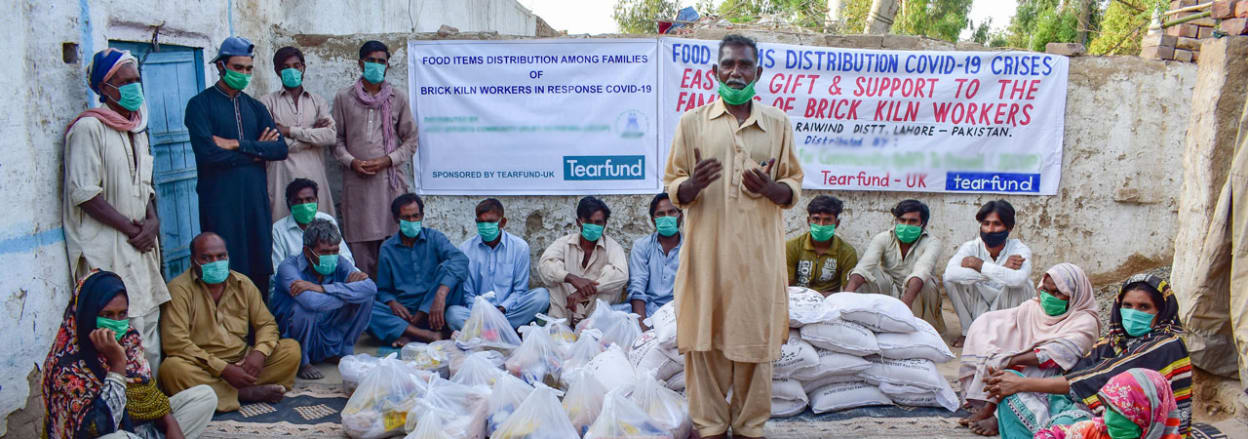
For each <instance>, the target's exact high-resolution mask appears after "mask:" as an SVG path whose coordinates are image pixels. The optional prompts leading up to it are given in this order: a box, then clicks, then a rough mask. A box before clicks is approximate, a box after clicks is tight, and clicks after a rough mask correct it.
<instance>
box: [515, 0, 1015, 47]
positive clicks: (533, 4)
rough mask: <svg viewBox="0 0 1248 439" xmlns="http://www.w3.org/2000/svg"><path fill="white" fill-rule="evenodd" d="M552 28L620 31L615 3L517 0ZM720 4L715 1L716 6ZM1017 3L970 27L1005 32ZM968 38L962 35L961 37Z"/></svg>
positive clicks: (981, 5) (1003, 1) (977, 14)
mask: <svg viewBox="0 0 1248 439" xmlns="http://www.w3.org/2000/svg"><path fill="white" fill-rule="evenodd" d="M518 1H519V2H520V4H522V5H524V6H525V7H527V8H529V10H531V11H533V12H534V13H536V14H537V15H539V16H541V17H542V19H544V20H546V22H547V23H549V24H550V25H551V27H553V28H555V29H558V30H566V31H568V33H569V34H606V33H615V32H618V31H619V27H618V26H617V25H616V24H615V19H613V18H611V11H612V9H613V8H614V6H615V3H616V0H518ZM722 1H723V0H715V3H716V4H718V3H720V2H722ZM695 3H697V1H696V0H680V6H681V7H684V6H693V5H694V4H695ZM1017 4H1018V3H1017V1H1016V0H975V2H974V3H973V4H972V5H971V13H970V14H969V16H968V18H970V20H971V22H972V23H976V24H978V23H980V22H982V21H983V20H986V19H992V28H993V30H1001V29H1005V27H1006V26H1007V25H1009V23H1010V17H1013V16H1014V9H1015V6H1016V5H1017ZM967 36H969V32H964V33H963V37H964V38H965V37H967Z"/></svg>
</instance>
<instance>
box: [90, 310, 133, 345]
mask: <svg viewBox="0 0 1248 439" xmlns="http://www.w3.org/2000/svg"><path fill="white" fill-rule="evenodd" d="M95 327H97V328H101V329H110V330H112V331H113V336H114V337H117V341H121V338H122V337H125V336H126V331H129V330H130V319H124V320H113V319H106V318H103V317H99V316H96V318H95Z"/></svg>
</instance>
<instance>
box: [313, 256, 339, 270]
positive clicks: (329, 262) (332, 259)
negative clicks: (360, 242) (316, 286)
mask: <svg viewBox="0 0 1248 439" xmlns="http://www.w3.org/2000/svg"><path fill="white" fill-rule="evenodd" d="M312 255H313V256H316V265H313V266H312V269H314V270H316V272H317V273H320V274H321V276H329V275H331V274H334V270H337V269H338V255H317V254H316V252H312Z"/></svg>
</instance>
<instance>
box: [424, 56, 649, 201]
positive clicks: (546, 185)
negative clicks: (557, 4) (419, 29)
mask: <svg viewBox="0 0 1248 439" xmlns="http://www.w3.org/2000/svg"><path fill="white" fill-rule="evenodd" d="M657 50H658V45H657V44H656V42H655V40H652V39H609V40H608V39H594V40H514V41H409V42H408V52H407V53H408V57H407V59H408V72H409V73H408V84H409V86H408V88H409V96H410V99H411V104H412V108H413V109H414V110H413V111H414V113H415V115H416V118H417V119H416V121H417V124H418V126H419V131H420V147H419V149H418V151H419V153H418V156H419V160H414V161H413V162H414V164H413V167H414V169H415V175H416V184H417V186H418V190H419V191H420V192H421V193H426V194H463V195H473V194H483V195H485V194H489V195H493V194H499V195H561V194H576V195H581V194H614V193H653V192H656V191H657V190H658V188H659V180H660V179H661V175H660V174H659V172H661V169H662V168H660V167H659V166H660V165H661V164H660V163H659V162H660V161H661V158H660V157H659V155H658V153H657V150H658V144H659V141H658V118H657V115H656V111H657V102H658V87H657V74H658V66H657V65H656V63H657V61H658V60H657V58H656V52H657Z"/></svg>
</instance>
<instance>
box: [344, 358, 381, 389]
mask: <svg viewBox="0 0 1248 439" xmlns="http://www.w3.org/2000/svg"><path fill="white" fill-rule="evenodd" d="M377 360H380V358H377V357H374V356H372V355H368V354H355V355H347V356H345V357H342V360H339V361H338V373H339V374H341V375H342V390H343V391H344V392H346V394H347V395H350V394H352V393H354V392H355V388H356V387H359V385H360V381H361V380H363V379H364V377H366V376H368V373H369V372H372V371H373V369H374V368H376V367H377Z"/></svg>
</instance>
